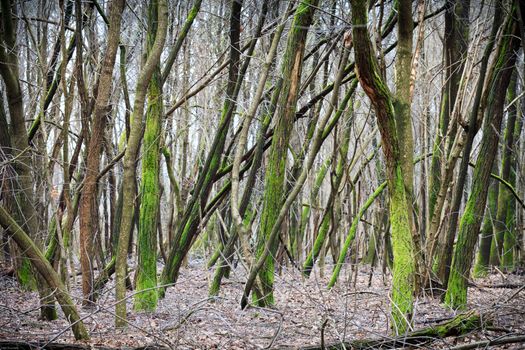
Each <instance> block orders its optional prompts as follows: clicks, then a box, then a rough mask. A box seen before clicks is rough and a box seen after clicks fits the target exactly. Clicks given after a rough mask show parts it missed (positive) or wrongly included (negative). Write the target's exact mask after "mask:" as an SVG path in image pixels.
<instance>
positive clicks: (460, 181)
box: [431, 3, 502, 288]
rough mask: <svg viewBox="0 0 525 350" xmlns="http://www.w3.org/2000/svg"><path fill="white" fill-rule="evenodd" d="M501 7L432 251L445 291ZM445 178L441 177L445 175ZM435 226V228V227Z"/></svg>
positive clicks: (449, 174)
mask: <svg viewBox="0 0 525 350" xmlns="http://www.w3.org/2000/svg"><path fill="white" fill-rule="evenodd" d="M500 5H501V4H500V3H497V4H496V9H495V11H494V21H493V23H492V30H491V33H490V36H489V41H488V43H487V45H486V46H485V50H484V52H483V57H482V59H481V67H480V71H479V78H478V82H477V86H476V93H475V97H474V102H473V105H472V107H471V108H470V115H469V119H468V127H467V128H466V139H465V145H464V147H463V154H462V158H461V164H460V167H459V173H458V175H457V178H456V186H455V191H454V194H453V199H452V205H451V207H450V209H449V213H450V215H449V222H448V228H447V230H446V232H444V234H443V236H441V237H439V240H438V243H439V247H438V250H437V252H436V258H437V259H436V260H437V263H436V267H437V270H438V271H437V272H438V277H439V279H440V280H441V282H442V283H443V286H444V287H445V288H446V286H447V283H448V279H449V274H450V263H451V261H452V254H453V244H454V238H455V236H456V232H457V222H458V218H459V210H460V206H461V202H462V198H463V188H464V187H465V180H466V176H467V170H468V164H469V158H470V152H471V151H472V147H473V144H474V137H475V136H476V133H477V132H478V130H479V128H480V125H479V121H478V115H480V114H482V113H483V111H484V110H483V109H484V105H483V104H482V95H483V90H484V85H485V79H486V75H487V69H488V63H489V57H490V54H491V53H492V49H493V48H494V43H495V39H496V35H497V32H498V29H499V27H500V26H501V21H502V9H501V6H500ZM447 170H448V171H449V173H448V174H446V175H448V176H449V178H447V179H446V180H445V181H444V183H442V188H443V187H444V186H447V182H448V181H449V179H450V177H451V176H452V170H453V169H452V168H449V169H447ZM446 175H445V176H446ZM438 215H439V214H438V211H436V214H435V215H434V217H433V220H432V224H431V227H432V226H433V224H434V222H436V221H439V217H438ZM436 227H437V225H436ZM436 232H437V229H436V230H435V231H433V233H436Z"/></svg>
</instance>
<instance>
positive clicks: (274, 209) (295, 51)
mask: <svg viewBox="0 0 525 350" xmlns="http://www.w3.org/2000/svg"><path fill="white" fill-rule="evenodd" d="M316 4H317V1H316V0H311V1H304V2H301V3H300V4H299V7H298V8H297V10H296V13H295V16H294V20H293V23H292V27H291V28H290V32H289V34H288V41H287V44H286V51H285V52H284V56H283V63H282V77H283V87H282V90H281V96H280V97H279V102H278V106H277V112H276V116H275V118H276V119H275V120H276V123H277V124H276V127H275V131H274V135H273V138H272V145H271V146H270V154H269V159H268V164H267V168H266V172H265V186H264V199H263V210H262V213H261V224H260V228H259V233H258V235H257V237H258V240H257V253H256V256H257V257H260V256H261V255H262V254H263V251H264V248H265V243H266V241H267V240H268V239H269V235H270V233H271V230H272V227H273V225H274V223H275V222H276V219H277V216H278V214H279V210H280V208H281V206H282V204H283V200H284V190H285V171H286V163H287V161H286V159H287V156H286V154H287V151H288V144H289V141H290V134H291V131H292V127H293V122H294V120H295V110H296V104H297V96H298V93H299V87H300V79H301V71H302V65H303V56H304V50H305V44H306V35H307V33H308V28H309V26H310V24H311V23H312V19H313V13H314V11H315V6H316ZM312 5H313V6H312ZM277 247H278V242H277V241H275V242H272V244H271V249H270V254H269V256H268V258H267V259H266V262H265V264H264V265H263V267H262V269H261V270H260V271H259V279H260V281H261V287H262V291H261V292H262V293H263V295H258V296H255V297H256V298H257V299H258V300H257V302H258V304H259V305H262V306H267V305H273V304H274V298H273V278H274V260H273V256H275V253H276V252H277Z"/></svg>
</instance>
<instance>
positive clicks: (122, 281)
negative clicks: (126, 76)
mask: <svg viewBox="0 0 525 350" xmlns="http://www.w3.org/2000/svg"><path fill="white" fill-rule="evenodd" d="M152 1H155V0H152ZM158 19H159V20H158V23H157V35H156V37H155V42H154V44H153V47H152V49H151V51H150V52H149V54H148V56H147V59H146V61H145V62H144V65H143V66H142V69H141V71H140V74H139V77H138V79H137V86H136V89H135V101H134V104H133V114H132V116H131V123H132V124H131V129H130V135H129V138H128V145H127V148H126V154H125V155H124V174H123V178H122V186H123V190H122V202H123V203H124V205H123V208H122V218H121V223H120V234H119V240H118V248H117V257H116V263H115V275H116V276H115V299H116V300H117V304H116V305H115V314H116V315H115V316H116V317H115V324H116V326H117V327H123V326H126V324H127V321H126V300H125V298H126V270H127V254H128V248H129V238H130V235H131V230H132V229H133V216H134V212H135V205H134V203H135V202H136V198H135V197H136V184H135V170H136V162H137V156H138V152H139V148H140V142H141V138H142V119H143V113H144V100H145V99H146V92H147V88H148V85H149V83H150V80H151V77H152V75H153V72H154V71H155V68H156V67H157V65H158V63H159V60H160V55H161V53H162V49H163V47H164V42H165V40H166V33H167V27H168V8H167V3H166V0H159V1H158Z"/></svg>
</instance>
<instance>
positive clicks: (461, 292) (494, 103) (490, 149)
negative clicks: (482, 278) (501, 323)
mask: <svg viewBox="0 0 525 350" xmlns="http://www.w3.org/2000/svg"><path fill="white" fill-rule="evenodd" d="M517 6H522V8H523V7H525V4H519V5H516V4H513V5H512V10H511V11H510V17H509V21H508V22H507V23H506V27H505V30H504V33H503V36H502V38H501V40H502V42H501V45H499V48H498V51H497V54H496V61H495V62H496V67H495V70H494V79H493V80H492V81H491V83H490V85H489V88H490V89H491V91H490V93H489V98H488V110H487V113H486V114H485V118H484V119H485V120H484V123H485V125H484V127H483V137H482V140H481V146H480V152H479V156H478V160H477V164H476V168H475V169H474V180H473V184H472V190H471V193H470V196H469V198H468V201H467V204H466V207H465V212H464V213H463V216H462V217H461V221H460V225H459V233H458V238H457V243H456V247H455V249H454V257H453V260H452V266H451V268H450V277H449V278H448V285H447V293H446V295H445V302H446V304H448V305H449V306H451V307H453V308H461V307H465V306H466V302H467V280H468V276H469V275H470V268H471V266H472V258H473V255H474V249H475V246H476V243H477V240H478V234H479V229H480V226H481V220H480V219H479V218H478V217H477V215H479V213H483V211H484V209H485V204H486V200H487V192H488V185H489V178H490V172H491V170H492V165H493V162H494V158H495V156H496V155H495V153H496V152H494V150H495V149H496V148H497V145H498V141H499V130H500V129H501V122H502V119H503V107H504V103H505V94H506V91H507V88H508V86H509V83H510V78H511V75H512V71H513V69H514V64H515V62H516V53H515V52H514V50H516V49H517V47H518V45H519V43H520V41H519V40H518V39H517V38H518V37H519V32H518V24H517V21H516V19H515V18H513V16H515V15H516V7H517Z"/></svg>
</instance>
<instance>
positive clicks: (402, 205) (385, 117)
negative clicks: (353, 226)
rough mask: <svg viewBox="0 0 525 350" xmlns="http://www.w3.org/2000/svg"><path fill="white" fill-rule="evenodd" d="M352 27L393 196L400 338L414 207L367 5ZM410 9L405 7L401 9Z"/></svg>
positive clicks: (407, 303) (408, 300)
mask: <svg viewBox="0 0 525 350" xmlns="http://www.w3.org/2000/svg"><path fill="white" fill-rule="evenodd" d="M351 3H352V23H353V36H354V48H355V61H356V68H357V70H358V77H359V81H360V83H361V86H362V87H363V89H364V90H365V92H366V94H367V95H368V97H369V98H370V100H371V102H372V105H373V107H374V109H375V111H376V116H377V122H378V125H379V131H380V133H381V141H382V148H383V152H384V154H385V159H386V169H387V171H386V173H387V174H386V177H387V184H388V190H389V195H390V220H391V223H392V224H391V227H392V238H393V239H392V243H393V252H394V276H393V283H392V326H393V329H394V331H395V332H397V333H399V334H401V333H404V332H405V331H407V330H408V329H409V324H410V322H411V317H412V315H411V314H412V308H413V293H414V273H415V262H414V242H413V236H412V227H411V220H410V216H411V215H412V212H411V211H410V208H411V205H410V203H409V198H410V197H407V194H406V191H405V184H404V177H403V176H404V174H403V172H402V159H401V154H400V142H399V137H400V136H399V135H398V128H397V126H396V121H397V118H396V113H395V110H394V106H393V102H394V99H393V97H392V95H391V93H390V91H389V90H388V87H387V86H386V85H385V82H384V81H383V80H382V79H381V78H380V77H381V74H380V71H379V63H378V62H377V59H376V57H375V54H374V53H373V51H372V47H371V43H370V37H369V34H368V30H367V17H368V16H367V6H366V5H367V4H366V1H364V0H352V2H351ZM408 3H409V5H407V4H402V5H401V6H402V8H405V6H410V3H411V2H410V1H408Z"/></svg>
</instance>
